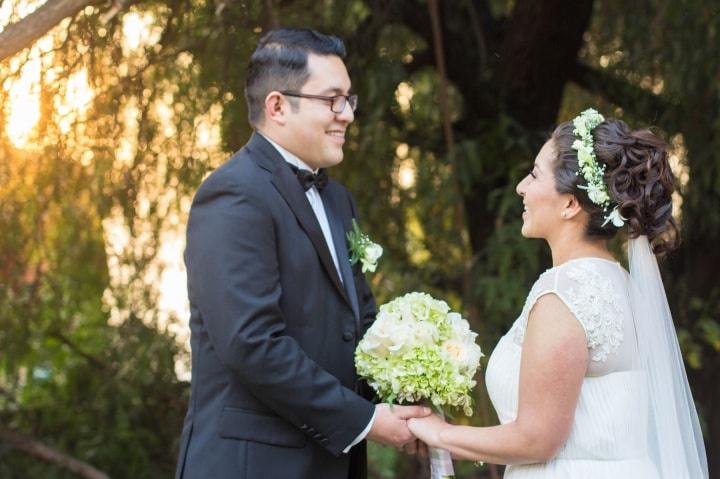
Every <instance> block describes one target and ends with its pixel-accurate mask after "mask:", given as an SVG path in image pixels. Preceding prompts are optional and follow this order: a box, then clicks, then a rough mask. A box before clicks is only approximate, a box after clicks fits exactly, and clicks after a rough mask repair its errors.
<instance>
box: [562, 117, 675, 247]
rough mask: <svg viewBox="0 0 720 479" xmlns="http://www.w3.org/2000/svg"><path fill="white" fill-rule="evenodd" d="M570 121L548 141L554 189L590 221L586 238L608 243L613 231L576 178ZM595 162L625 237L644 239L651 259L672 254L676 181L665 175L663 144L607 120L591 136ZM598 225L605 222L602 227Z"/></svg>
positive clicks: (619, 122) (643, 132)
mask: <svg viewBox="0 0 720 479" xmlns="http://www.w3.org/2000/svg"><path fill="white" fill-rule="evenodd" d="M574 129H575V127H574V126H573V124H572V122H566V123H562V124H560V125H559V126H558V127H557V128H556V129H555V131H554V132H553V134H552V136H551V137H550V139H551V140H552V141H553V146H554V147H555V152H556V154H557V157H556V160H555V165H554V167H555V188H556V190H557V191H558V192H559V193H561V194H562V193H569V194H572V195H574V196H575V197H576V198H577V199H578V202H579V203H580V205H581V206H582V208H583V210H585V211H586V212H587V213H588V215H589V216H590V219H589V221H588V224H587V230H586V235H587V236H588V237H589V238H600V239H610V238H612V237H614V236H615V234H616V233H617V232H618V229H619V228H618V227H616V226H614V225H613V224H612V222H607V223H606V221H605V216H606V215H607V214H608V213H609V212H605V211H603V209H602V207H601V206H598V205H596V204H594V203H593V202H592V201H590V198H589V197H588V194H587V191H585V190H583V189H582V188H580V186H584V185H586V184H587V182H586V181H585V179H584V178H583V176H582V175H578V157H577V151H576V150H574V149H573V148H572V144H573V142H574V141H575V140H576V139H577V138H578V137H577V135H575V134H574V133H573V130H574ZM592 136H593V141H594V144H593V148H594V150H595V155H596V157H597V161H598V163H599V164H600V165H605V184H606V185H607V187H608V192H609V193H610V197H611V198H612V200H613V202H614V203H616V204H617V205H618V208H619V211H620V214H621V215H622V216H623V218H625V219H626V222H625V224H626V225H627V227H628V236H629V237H630V238H636V237H637V236H640V235H647V237H648V240H649V241H650V244H651V245H652V246H653V251H654V252H655V253H656V254H659V253H663V252H666V251H669V250H671V249H673V248H674V247H675V246H676V243H677V237H678V235H677V224H676V223H675V220H674V219H673V217H672V193H673V190H674V189H675V178H674V176H673V173H672V171H671V170H670V164H669V163H668V157H667V145H666V143H665V142H664V141H663V140H661V139H660V138H658V137H657V136H656V135H655V134H654V133H653V132H652V131H650V130H647V129H644V130H637V131H632V130H630V128H629V127H628V126H627V125H626V124H625V122H623V121H622V120H617V119H614V118H608V119H606V120H605V121H603V122H602V123H600V125H598V126H597V127H595V129H593V131H592ZM603 223H606V224H605V226H603Z"/></svg>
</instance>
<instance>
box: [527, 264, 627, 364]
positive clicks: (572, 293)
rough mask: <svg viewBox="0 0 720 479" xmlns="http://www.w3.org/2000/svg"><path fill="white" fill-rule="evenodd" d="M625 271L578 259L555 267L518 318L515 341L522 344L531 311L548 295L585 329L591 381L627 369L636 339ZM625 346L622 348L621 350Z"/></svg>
mask: <svg viewBox="0 0 720 479" xmlns="http://www.w3.org/2000/svg"><path fill="white" fill-rule="evenodd" d="M627 281H628V277H627V272H626V271H625V270H624V269H623V268H622V266H620V264H619V263H615V262H613V261H608V260H604V259H600V258H580V259H576V260H571V261H568V262H566V263H563V264H562V265H560V266H558V267H555V268H551V269H549V270H547V271H546V272H545V273H543V274H542V275H541V276H540V278H538V280H537V281H536V282H535V284H534V285H533V287H532V289H531V290H530V294H529V295H528V297H527V299H526V301H525V306H524V307H523V309H522V312H521V313H520V317H518V319H517V320H516V322H515V324H514V325H513V337H514V341H515V343H516V344H518V345H522V343H523V339H524V337H525V330H526V329H527V322H528V318H529V316H530V311H531V310H532V308H533V306H534V305H535V303H536V302H537V300H538V299H539V298H540V297H542V296H544V295H546V294H555V295H557V296H558V297H559V298H560V299H561V300H562V301H563V303H565V305H566V306H567V307H568V309H569V310H570V312H571V313H572V314H573V315H574V316H575V318H576V319H577V320H578V321H579V322H580V324H581V325H582V327H583V329H584V330H585V336H586V339H587V346H588V352H589V355H590V365H589V368H588V373H589V375H590V376H597V375H601V374H606V373H608V372H611V371H617V370H625V369H629V368H630V366H631V350H630V347H631V346H632V343H631V342H628V341H627V340H628V339H630V340H634V333H633V329H632V321H626V320H625V319H626V318H630V317H631V314H630V309H629V304H628V298H627ZM623 345H624V346H623Z"/></svg>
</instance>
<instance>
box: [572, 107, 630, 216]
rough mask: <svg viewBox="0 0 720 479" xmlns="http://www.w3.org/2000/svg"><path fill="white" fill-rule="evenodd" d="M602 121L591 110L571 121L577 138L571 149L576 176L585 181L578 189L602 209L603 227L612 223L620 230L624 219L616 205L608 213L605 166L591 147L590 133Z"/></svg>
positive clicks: (608, 201) (608, 196)
mask: <svg viewBox="0 0 720 479" xmlns="http://www.w3.org/2000/svg"><path fill="white" fill-rule="evenodd" d="M603 121H605V117H603V116H602V115H601V114H600V113H598V112H597V111H596V110H594V109H592V108H588V109H587V110H585V111H584V112H582V113H580V114H579V115H578V116H576V117H575V119H574V120H573V125H575V129H574V130H573V133H574V134H575V135H576V136H578V139H577V140H575V141H574V142H573V144H572V148H573V150H576V151H577V156H578V166H579V170H578V172H577V174H578V176H580V175H581V174H582V177H583V178H584V179H585V181H587V185H584V186H583V185H580V186H578V188H580V189H583V190H585V191H587V194H588V198H590V201H592V202H593V203H594V204H596V205H598V206H601V207H602V209H603V211H604V212H605V215H604V218H605V222H604V223H603V224H602V225H603V226H605V225H606V224H608V223H612V224H613V226H615V227H617V228H620V227H621V226H623V225H624V224H625V220H626V218H623V217H622V215H621V214H620V210H619V209H618V206H617V205H615V207H614V208H612V210H611V211H609V210H610V208H611V207H612V206H613V201H612V198H610V193H609V192H608V189H607V185H606V184H605V165H602V166H600V164H598V161H597V157H596V156H595V149H594V147H593V137H592V131H593V130H594V129H595V127H597V126H598V125H599V124H600V123H602V122H603ZM608 211H609V212H608Z"/></svg>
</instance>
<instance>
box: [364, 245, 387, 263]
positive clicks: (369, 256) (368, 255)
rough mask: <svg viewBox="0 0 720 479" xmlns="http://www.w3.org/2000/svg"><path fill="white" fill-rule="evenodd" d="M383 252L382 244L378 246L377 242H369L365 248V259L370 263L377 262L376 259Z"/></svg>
mask: <svg viewBox="0 0 720 479" xmlns="http://www.w3.org/2000/svg"><path fill="white" fill-rule="evenodd" d="M382 254H383V249H382V246H380V245H379V244H377V243H371V244H370V246H368V247H367V248H365V254H364V257H365V259H366V260H367V261H368V262H370V263H377V260H379V259H380V257H381V256H382Z"/></svg>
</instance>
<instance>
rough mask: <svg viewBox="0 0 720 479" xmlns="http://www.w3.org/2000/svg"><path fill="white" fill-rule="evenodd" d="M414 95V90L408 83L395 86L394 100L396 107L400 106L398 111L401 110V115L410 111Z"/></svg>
mask: <svg viewBox="0 0 720 479" xmlns="http://www.w3.org/2000/svg"><path fill="white" fill-rule="evenodd" d="M414 94H415V90H414V89H413V87H412V85H410V84H409V83H406V82H401V83H400V84H399V85H398V86H397V89H396V90H395V100H396V101H397V102H398V105H400V110H402V112H403V113H405V112H407V111H408V110H410V105H411V103H412V98H413V95H414Z"/></svg>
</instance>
